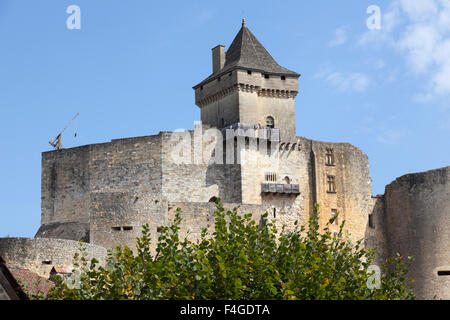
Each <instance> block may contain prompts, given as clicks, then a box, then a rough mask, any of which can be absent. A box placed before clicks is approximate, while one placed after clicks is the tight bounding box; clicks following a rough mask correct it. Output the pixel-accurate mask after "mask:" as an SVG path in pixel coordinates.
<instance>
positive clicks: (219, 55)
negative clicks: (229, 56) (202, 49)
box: [212, 44, 225, 73]
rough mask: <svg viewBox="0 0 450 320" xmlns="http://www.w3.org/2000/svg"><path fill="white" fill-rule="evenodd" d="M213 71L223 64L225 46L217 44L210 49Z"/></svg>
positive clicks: (220, 67)
mask: <svg viewBox="0 0 450 320" xmlns="http://www.w3.org/2000/svg"><path fill="white" fill-rule="evenodd" d="M212 63H213V73H216V72H217V71H219V70H220V69H222V68H223V66H224V65H225V46H223V45H221V44H219V45H218V46H217V47H214V48H213V49H212Z"/></svg>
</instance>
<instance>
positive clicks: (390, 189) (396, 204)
mask: <svg viewBox="0 0 450 320" xmlns="http://www.w3.org/2000/svg"><path fill="white" fill-rule="evenodd" d="M385 201H386V204H385V205H386V236H387V251H388V255H389V256H394V255H396V254H397V253H400V254H401V255H402V256H403V257H407V256H413V257H414V258H415V261H414V263H413V264H412V266H411V268H410V276H411V277H412V278H413V279H415V284H414V291H415V293H416V295H417V297H418V298H421V299H433V298H434V297H437V298H440V299H450V276H448V275H447V276H445V275H442V276H440V275H438V272H440V271H450V250H449V248H448V245H449V244H450V228H449V225H450V167H446V168H442V169H436V170H432V171H428V172H423V173H415V174H408V175H405V176H402V177H400V178H398V179H397V180H395V181H394V182H392V183H391V184H389V185H388V186H387V187H386V193H385Z"/></svg>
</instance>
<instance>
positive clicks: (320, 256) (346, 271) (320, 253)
mask: <svg viewBox="0 0 450 320" xmlns="http://www.w3.org/2000/svg"><path fill="white" fill-rule="evenodd" d="M318 216H319V212H318V206H316V208H315V211H314V214H313V215H312V216H311V218H310V220H309V223H308V227H307V228H305V227H303V226H302V227H299V226H298V225H297V223H296V224H295V229H294V230H291V231H286V230H285V229H283V230H280V231H278V230H277V228H276V227H275V224H274V221H270V220H268V215H267V214H265V215H263V217H262V220H261V222H260V223H257V222H255V221H254V220H253V219H252V214H244V215H240V214H238V208H234V209H233V210H230V211H226V210H224V208H223V206H222V204H221V203H220V200H219V201H218V202H217V210H216V212H215V225H214V232H213V233H211V234H209V233H208V231H207V230H206V229H203V232H202V234H201V237H200V239H199V240H197V241H195V242H193V241H189V240H187V239H186V238H185V239H180V236H179V229H180V227H179V226H180V224H181V223H182V219H181V211H180V209H178V210H177V214H176V216H175V219H174V220H173V221H172V222H171V223H170V224H169V226H167V227H163V228H162V230H161V234H160V236H159V239H158V243H157V244H156V253H155V254H154V255H153V254H152V252H151V250H150V231H149V226H148V225H144V226H143V230H142V236H141V237H139V238H138V239H137V245H136V253H133V252H132V250H130V248H128V247H126V246H120V247H117V248H115V249H113V250H110V251H109V253H108V258H107V264H106V266H105V267H103V266H99V265H98V261H96V260H95V259H94V260H92V261H90V262H88V261H87V259H86V254H85V252H84V251H83V249H82V247H80V248H81V249H80V250H81V252H80V254H77V255H76V256H75V257H74V258H75V270H74V272H75V273H76V274H78V275H79V277H78V278H77V279H78V280H77V281H78V282H77V281H75V280H69V281H63V280H62V279H61V280H57V282H56V286H55V287H54V288H52V289H51V290H50V292H49V294H48V296H47V298H48V299H72V300H78V299H413V298H414V295H413V294H412V293H410V290H409V289H410V288H409V286H410V283H411V282H412V280H409V279H408V278H407V272H408V271H407V268H406V266H404V265H403V262H402V260H403V259H402V257H400V256H397V257H395V258H394V259H390V260H389V261H388V262H387V264H386V265H385V266H382V270H383V272H382V275H381V277H380V286H379V288H374V289H370V288H369V286H368V281H371V279H372V278H373V273H371V272H369V266H370V265H371V263H372V262H373V259H374V254H375V250H369V249H365V248H363V246H362V244H361V241H358V242H356V243H355V244H353V243H352V242H351V241H350V240H349V238H348V236H347V235H345V234H344V231H343V228H344V224H345V221H343V222H342V224H341V225H340V229H339V230H340V231H339V233H337V234H332V233H331V232H330V230H329V228H328V226H329V224H331V223H333V222H334V219H336V218H337V217H334V218H333V219H331V220H330V221H329V223H328V224H327V226H326V228H325V229H324V230H320V228H319V223H318V221H319V219H318ZM75 284H77V285H75Z"/></svg>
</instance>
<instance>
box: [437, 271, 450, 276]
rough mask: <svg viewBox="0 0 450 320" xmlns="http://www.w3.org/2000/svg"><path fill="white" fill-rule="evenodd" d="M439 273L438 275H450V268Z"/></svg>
mask: <svg viewBox="0 0 450 320" xmlns="http://www.w3.org/2000/svg"><path fill="white" fill-rule="evenodd" d="M437 274H438V276H450V270H441V271H438V273H437Z"/></svg>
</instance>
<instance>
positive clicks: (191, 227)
mask: <svg viewBox="0 0 450 320" xmlns="http://www.w3.org/2000/svg"><path fill="white" fill-rule="evenodd" d="M212 68H213V73H212V74H211V75H210V76H209V77H207V78H206V79H205V80H203V81H202V82H200V83H199V84H197V85H196V86H194V88H193V89H194V91H195V103H196V105H197V106H198V107H199V108H200V110H201V123H197V124H196V125H195V126H194V130H191V131H185V132H160V133H159V134H157V135H152V136H145V137H137V138H127V139H119V140H112V141H111V142H109V143H101V144H94V145H87V146H81V147H76V148H71V149H62V150H54V151H50V152H44V153H43V154H42V218H41V227H40V228H39V230H38V232H37V234H36V236H35V238H33V239H26V238H3V239H0V256H1V257H3V259H4V260H5V261H6V263H7V265H8V266H11V267H15V268H22V269H28V270H31V271H33V272H35V273H37V274H39V275H40V276H42V277H46V278H48V277H49V273H50V270H52V268H53V267H62V268H66V269H69V270H70V269H71V268H72V263H73V262H72V257H73V254H74V253H75V252H76V251H77V249H78V241H79V240H81V241H83V242H84V243H85V244H84V246H85V247H86V252H87V253H88V254H89V258H90V257H96V258H97V259H99V260H100V261H104V258H105V256H106V249H107V248H112V247H115V246H117V245H120V244H126V245H128V246H130V247H134V245H135V239H136V237H137V236H139V235H140V233H141V226H142V225H143V224H145V223H148V224H149V225H150V227H151V232H152V236H153V237H154V240H155V241H156V239H157V236H158V231H159V228H160V226H163V225H165V224H167V223H168V221H169V220H170V219H171V218H173V216H174V214H175V212H176V209H177V208H181V210H182V218H183V226H182V230H181V232H182V233H183V234H187V232H189V236H190V237H195V236H196V235H198V234H199V233H200V232H201V228H202V227H211V226H212V225H213V213H214V211H215V203H214V201H215V200H216V199H217V198H220V199H221V200H222V202H223V203H224V206H225V208H233V207H235V206H240V211H241V212H245V213H253V214H254V217H255V218H257V219H258V217H260V216H261V215H262V214H263V213H265V212H268V213H269V214H270V216H271V218H273V219H274V220H275V221H276V223H277V224H278V225H279V226H286V227H287V228H289V227H292V226H293V223H294V222H295V221H297V220H298V221H300V222H301V223H305V222H306V221H307V220H308V218H309V216H310V214H311V213H312V210H313V207H314V204H315V203H318V204H319V205H320V212H321V223H322V224H323V225H325V224H326V222H328V220H329V219H330V218H331V217H332V216H333V215H338V223H336V224H335V225H332V226H331V228H335V229H336V231H337V230H338V229H339V224H340V222H341V221H342V220H343V219H345V221H346V229H347V230H348V231H349V233H350V234H351V236H352V237H353V238H354V239H364V240H365V244H366V246H368V247H375V246H376V247H377V248H378V256H377V263H380V264H381V263H382V261H384V260H385V259H386V258H387V257H389V256H395V255H396V253H400V254H401V255H403V256H414V257H415V261H414V263H413V265H412V266H411V269H410V276H411V277H412V278H413V279H415V286H414V290H415V294H416V295H417V297H418V298H421V299H433V298H439V299H450V250H449V248H447V245H449V244H450V228H449V226H450V167H446V168H442V169H436V170H432V171H429V172H424V173H415V174H408V175H405V176H403V177H400V178H398V179H397V180H395V181H394V182H392V183H391V184H389V185H388V186H386V190H385V194H384V195H380V196H376V197H374V196H372V188H371V182H372V180H371V178H370V176H369V162H368V158H367V156H366V155H365V154H364V153H363V152H362V151H361V150H359V149H358V148H356V147H354V146H352V145H350V144H348V143H333V142H322V141H314V140H310V139H306V138H303V137H299V136H297V135H296V128H295V102H294V99H295V97H296V95H297V93H298V79H299V77H300V75H299V74H298V73H296V72H293V71H290V70H288V69H286V68H283V67H281V66H280V65H279V64H278V63H277V62H276V61H275V60H274V59H273V58H272V56H271V55H270V54H269V53H268V52H267V51H266V49H265V48H264V47H263V46H262V45H261V43H260V42H259V41H258V40H257V39H256V37H255V36H254V35H253V34H252V32H250V30H249V29H248V28H247V26H246V25H245V21H244V22H243V24H242V28H241V29H240V31H239V33H238V34H237V35H236V37H235V39H234V40H233V42H232V44H231V46H230V47H229V48H228V50H227V51H225V47H224V46H222V45H219V46H216V47H215V48H213V49H212ZM211 141H212V143H211ZM211 146H212V148H211ZM180 158H182V160H183V161H180Z"/></svg>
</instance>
